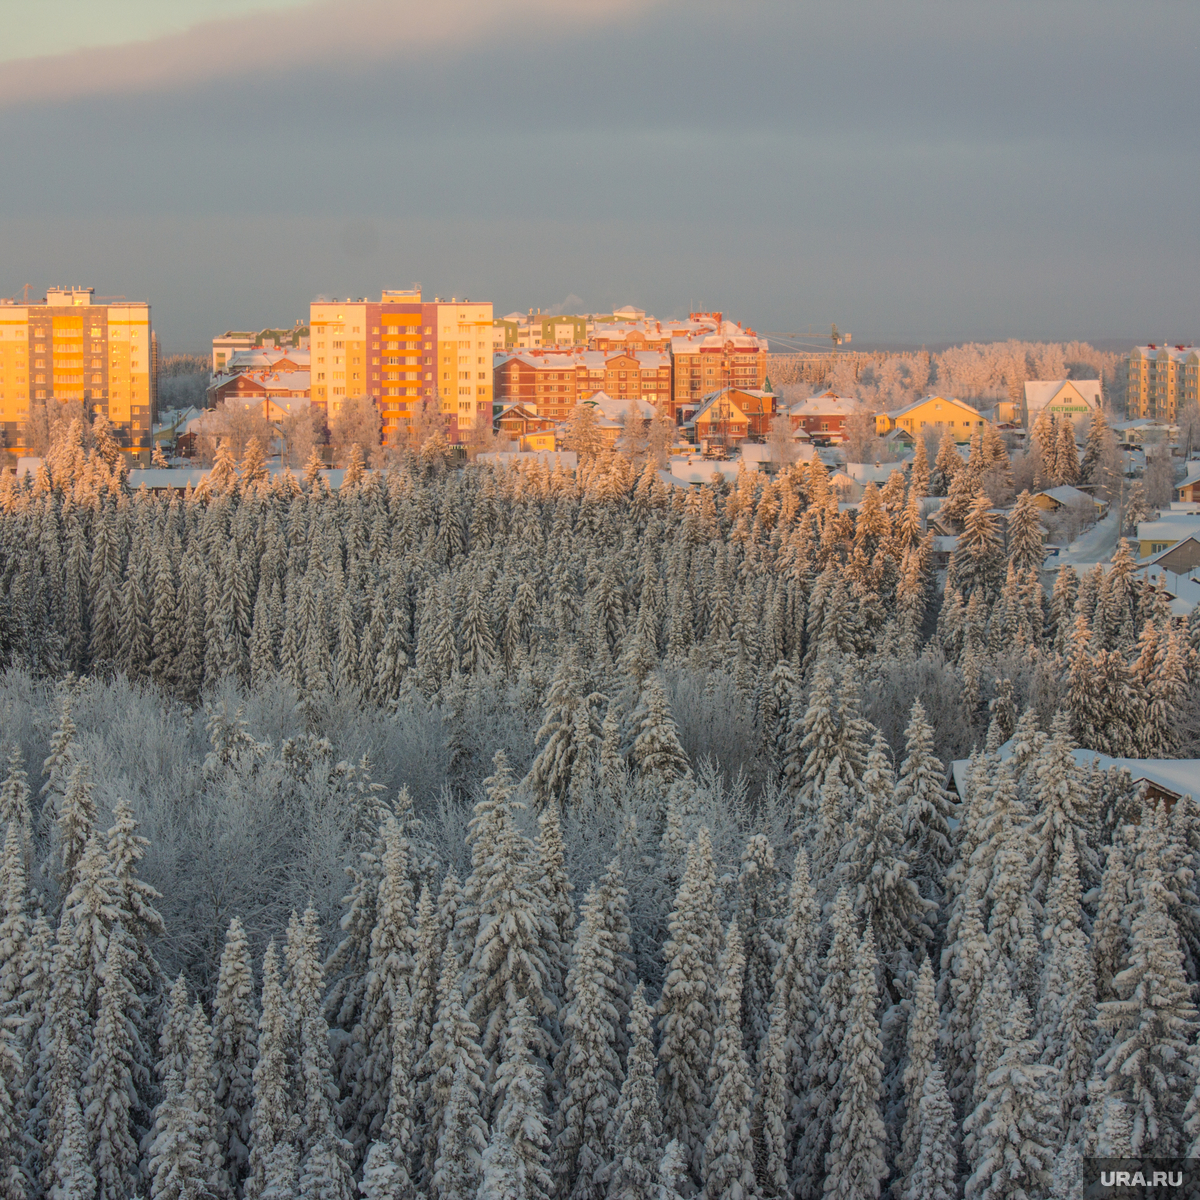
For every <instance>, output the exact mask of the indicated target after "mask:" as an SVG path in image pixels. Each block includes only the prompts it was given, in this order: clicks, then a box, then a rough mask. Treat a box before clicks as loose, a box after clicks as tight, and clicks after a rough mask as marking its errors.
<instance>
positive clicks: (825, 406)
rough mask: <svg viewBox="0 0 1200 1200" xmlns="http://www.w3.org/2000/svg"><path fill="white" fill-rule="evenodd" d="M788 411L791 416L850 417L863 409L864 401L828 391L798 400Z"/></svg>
mask: <svg viewBox="0 0 1200 1200" xmlns="http://www.w3.org/2000/svg"><path fill="white" fill-rule="evenodd" d="M787 411H788V416H790V417H801V418H803V417H850V416H854V414H856V413H859V412H861V411H862V402H861V401H860V400H859V399H858V397H857V396H839V395H838V394H837V393H836V392H834V391H828V392H821V393H820V394H819V395H816V396H809V397H808V399H807V400H798V401H796V403H795V404H791V405H789V406H788V410H787Z"/></svg>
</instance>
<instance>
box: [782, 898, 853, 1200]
mask: <svg viewBox="0 0 1200 1200" xmlns="http://www.w3.org/2000/svg"><path fill="white" fill-rule="evenodd" d="M828 922H829V949H828V951H827V952H826V954H825V960H824V962H823V964H822V971H821V990H820V994H819V996H818V998H817V1005H816V1013H817V1016H816V1023H815V1025H814V1027H813V1030H812V1032H811V1034H810V1035H809V1039H808V1055H807V1063H806V1066H807V1086H806V1088H805V1097H804V1117H803V1119H802V1121H801V1133H800V1140H799V1142H798V1143H797V1145H796V1151H795V1157H794V1158H793V1161H792V1169H791V1175H792V1178H793V1179H794V1180H798V1184H797V1194H798V1195H799V1196H800V1197H801V1198H802V1200H811V1198H812V1197H815V1196H820V1195H821V1194H822V1191H823V1186H824V1178H825V1154H826V1152H827V1151H828V1149H829V1144H830V1139H831V1138H832V1136H833V1123H834V1117H835V1116H836V1114H837V1110H838V1105H839V1103H840V1101H841V1097H842V1088H843V1085H844V1082H845V1081H844V1079H843V1077H842V1059H841V1057H840V1052H841V1047H842V1043H843V1042H844V1041H845V1039H846V1036H847V1028H848V1022H849V1014H850V1000H851V988H852V981H853V978H854V969H855V962H856V955H857V951H858V937H857V936H856V933H855V929H854V911H853V909H852V907H851V904H850V896H849V894H848V893H847V892H846V889H845V888H842V889H841V890H840V891H839V892H838V894H837V899H836V900H835V901H834V903H833V910H832V912H831V913H830V915H829V918H828Z"/></svg>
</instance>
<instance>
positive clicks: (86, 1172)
mask: <svg viewBox="0 0 1200 1200" xmlns="http://www.w3.org/2000/svg"><path fill="white" fill-rule="evenodd" d="M61 1125H62V1133H61V1136H60V1138H59V1140H58V1144H57V1147H56V1149H55V1152H54V1158H53V1160H52V1161H51V1163H50V1166H49V1172H48V1180H49V1186H48V1188H47V1194H48V1195H49V1196H50V1197H51V1198H52V1200H87V1197H89V1196H94V1195H95V1194H96V1175H95V1172H94V1171H93V1170H92V1166H91V1163H90V1161H89V1158H90V1155H89V1154H88V1141H87V1131H86V1130H85V1129H84V1126H83V1116H82V1114H81V1113H80V1110H79V1100H78V1098H77V1097H76V1096H75V1094H74V1092H68V1093H67V1094H66V1095H65V1096H64V1097H63V1110H62V1115H61ZM151 1163H152V1164H153V1160H151ZM150 1194H151V1196H152V1197H154V1200H157V1198H158V1197H159V1196H167V1197H169V1198H170V1200H175V1197H176V1196H177V1195H179V1194H180V1193H178V1192H175V1193H173V1192H170V1191H162V1190H159V1191H155V1190H154V1185H153V1184H152V1185H151V1192H150Z"/></svg>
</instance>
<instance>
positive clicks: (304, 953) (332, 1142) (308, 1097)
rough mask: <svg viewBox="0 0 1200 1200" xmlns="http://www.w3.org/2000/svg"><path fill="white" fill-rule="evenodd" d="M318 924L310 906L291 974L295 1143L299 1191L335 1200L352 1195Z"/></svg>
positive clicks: (327, 1199) (347, 1149)
mask: <svg viewBox="0 0 1200 1200" xmlns="http://www.w3.org/2000/svg"><path fill="white" fill-rule="evenodd" d="M318 921H319V919H318V917H317V913H316V910H315V909H314V908H313V907H312V905H311V904H310V905H309V906H308V908H307V909H305V912H304V919H303V923H302V925H301V926H300V935H299V938H298V940H297V941H296V942H294V943H293V946H294V951H293V959H292V963H291V970H290V982H291V1003H292V1012H293V1017H294V1020H295V1022H296V1031H295V1036H296V1047H297V1051H298V1061H297V1064H296V1067H297V1072H296V1079H297V1085H298V1090H299V1092H300V1095H299V1096H298V1097H297V1100H298V1102H299V1103H298V1105H297V1107H298V1108H299V1115H300V1126H299V1129H298V1131H297V1140H298V1144H299V1149H300V1156H301V1157H300V1180H299V1188H300V1192H301V1194H302V1195H305V1196H319V1197H322V1198H323V1200H338V1198H339V1197H346V1196H349V1195H350V1194H351V1193H352V1190H353V1188H352V1184H351V1182H350V1174H351V1171H350V1166H349V1163H348V1162H347V1159H348V1158H349V1156H350V1152H351V1148H350V1146H349V1145H348V1144H347V1143H346V1142H345V1141H343V1139H342V1138H341V1136H340V1135H339V1133H338V1130H337V1123H336V1118H335V1116H334V1112H333V1106H332V1099H333V1097H335V1096H336V1095H337V1089H336V1088H335V1087H334V1083H333V1060H332V1056H331V1055H330V1052H329V1027H328V1026H327V1025H326V1023H325V1015H324V1013H323V1011H322V1006H321V997H322V994H323V991H324V975H323V972H322V969H321V960H320V957H319V954H320V941H321V933H320V928H319V924H318ZM289 949H290V950H291V949H292V947H289ZM405 1001H407V997H405Z"/></svg>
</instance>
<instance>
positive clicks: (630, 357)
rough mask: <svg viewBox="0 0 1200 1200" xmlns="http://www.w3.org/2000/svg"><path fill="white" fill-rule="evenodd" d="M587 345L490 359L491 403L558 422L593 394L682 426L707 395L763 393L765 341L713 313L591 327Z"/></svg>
mask: <svg viewBox="0 0 1200 1200" xmlns="http://www.w3.org/2000/svg"><path fill="white" fill-rule="evenodd" d="M589 342H590V345H591V347H592V348H591V349H590V350H586V351H585V350H580V349H577V348H574V347H570V348H567V347H543V348H542V349H541V350H527V351H519V350H517V351H513V350H509V351H503V352H499V353H497V355H496V358H495V370H496V399H497V402H503V403H505V404H517V403H520V404H525V405H531V406H535V407H536V408H537V411H538V412H539V413H541V412H542V411H543V409H544V408H545V409H547V415H550V410H552V411H553V412H554V413H555V414H558V415H559V416H562V417H565V416H566V415H567V413H568V412H570V410H571V408H573V407H574V406H575V405H576V404H578V403H579V402H580V401H582V400H586V399H588V397H589V396H591V395H592V394H593V393H595V392H598V391H604V392H607V393H608V395H610V396H612V397H614V398H616V399H618V400H619V399H620V398H621V397H622V396H633V395H639V396H642V397H643V398H645V399H646V400H649V401H650V402H651V403H652V404H654V405H655V407H657V408H658V409H659V410H660V411H661V412H663V413H664V414H665V415H667V416H668V417H670V418H671V420H673V421H675V422H676V423H677V424H681V423H683V422H684V421H685V420H687V419H688V418H690V417H691V416H693V415H694V414H695V412H696V409H697V407H698V406H699V404H700V401H701V399H702V398H703V397H705V396H708V395H710V394H711V393H713V392H716V391H720V390H721V389H723V388H729V387H735V388H740V389H742V390H744V391H760V392H761V391H763V390H765V386H766V381H767V342H766V339H765V338H760V337H759V336H758V335H757V334H755V333H754V331H753V330H745V329H743V328H742V327H741V326H740V325H737V324H735V323H734V322H732V321H725V320H723V319H722V316H721V314H720V313H692V314H691V315H690V316H689V318H688V319H687V321H676V322H659V321H654V320H653V319H651V320H639V321H631V322H626V323H624V324H621V325H617V324H614V325H598V326H597V327H596V328H595V329H594V330H593V332H592V334H591V336H590V338H589Z"/></svg>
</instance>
